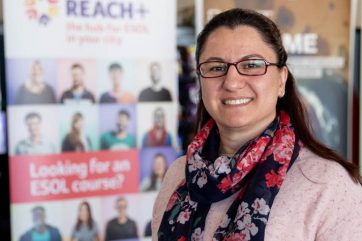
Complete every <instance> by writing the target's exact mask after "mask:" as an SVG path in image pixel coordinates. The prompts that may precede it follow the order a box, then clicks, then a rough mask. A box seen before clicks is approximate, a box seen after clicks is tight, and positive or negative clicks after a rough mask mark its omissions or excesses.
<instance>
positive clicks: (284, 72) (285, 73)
mask: <svg viewBox="0 0 362 241" xmlns="http://www.w3.org/2000/svg"><path fill="white" fill-rule="evenodd" d="M279 73H280V82H279V90H278V96H279V97H280V98H282V97H283V96H284V94H285V84H286V83H287V79H288V73H289V71H288V67H287V66H283V67H282V68H281V69H280V72H279Z"/></svg>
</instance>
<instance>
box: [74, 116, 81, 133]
mask: <svg viewBox="0 0 362 241" xmlns="http://www.w3.org/2000/svg"><path fill="white" fill-rule="evenodd" d="M74 128H75V129H76V130H78V131H81V130H82V129H83V119H82V118H78V119H77V120H75V121H74Z"/></svg>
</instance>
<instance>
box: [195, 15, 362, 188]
mask: <svg viewBox="0 0 362 241" xmlns="http://www.w3.org/2000/svg"><path fill="white" fill-rule="evenodd" d="M238 26H249V27H252V28H254V29H255V30H257V31H258V32H259V34H260V36H261V38H262V39H263V41H264V42H265V43H267V44H268V45H269V46H270V47H271V48H272V49H273V51H274V52H275V54H276V56H277V64H278V67H279V68H281V67H283V66H286V62H287V58H288V55H287V52H286V51H285V49H284V46H283V43H282V38H281V35H280V31H279V29H278V27H277V26H276V25H275V23H274V22H273V21H271V20H270V19H269V18H267V17H265V16H264V15H262V14H260V13H257V12H255V11H252V10H245V9H240V8H234V9H230V10H228V11H225V12H222V13H220V14H218V15H216V16H215V17H214V18H213V19H211V20H210V21H209V22H208V23H207V24H206V26H205V28H204V29H203V30H202V31H201V33H200V34H199V35H198V38H197V45H196V64H197V66H198V65H199V63H200V55H201V53H202V51H203V49H204V46H205V43H206V41H207V39H208V37H209V35H210V34H211V33H212V32H214V31H215V30H216V29H217V28H219V27H227V28H230V29H234V28H236V27H238ZM199 96H200V97H201V96H202V95H201V88H200V92H199ZM276 108H277V111H280V110H284V111H285V112H287V113H288V114H289V116H290V119H291V122H292V124H293V126H294V128H295V132H296V135H297V136H298V138H299V139H300V140H301V141H302V142H303V144H304V146H306V147H307V148H309V149H310V150H311V151H312V152H314V153H315V154H317V155H318V156H320V157H323V158H325V159H328V160H331V161H335V162H337V163H339V164H341V165H342V166H343V167H344V168H345V169H346V170H347V171H348V173H349V174H350V176H351V177H352V179H353V180H354V181H355V182H356V183H358V182H359V183H362V179H361V177H360V175H359V171H358V168H357V166H356V165H354V164H353V163H350V162H348V161H346V160H345V159H344V158H342V157H341V156H340V155H338V154H337V153H336V152H335V151H333V150H332V149H330V148H328V147H326V146H325V145H323V144H322V143H321V142H319V141H318V140H317V139H316V138H315V137H314V136H313V135H312V134H311V130H310V125H309V121H308V118H307V113H306V109H305V107H304V105H303V103H302V101H301V97H300V96H299V94H298V92H297V89H296V86H295V79H294V76H293V75H292V73H291V72H290V71H289V69H288V78H287V81H286V86H285V95H284V97H283V98H279V99H278V102H277V106H276ZM210 118H211V116H210V114H209V113H208V112H207V110H206V108H205V106H204V103H203V101H202V98H200V102H199V104H198V109H197V115H196V129H197V130H200V128H201V127H202V126H203V125H204V124H206V122H207V121H208V120H209V119H210Z"/></svg>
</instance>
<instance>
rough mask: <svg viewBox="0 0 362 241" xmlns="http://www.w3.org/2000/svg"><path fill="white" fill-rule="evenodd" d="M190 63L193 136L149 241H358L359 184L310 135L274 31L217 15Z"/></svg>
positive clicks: (172, 174)
mask: <svg viewBox="0 0 362 241" xmlns="http://www.w3.org/2000/svg"><path fill="white" fill-rule="evenodd" d="M196 61H197V66H198V69H197V70H198V75H199V79H200V86H201V90H200V91H201V93H200V96H201V100H200V103H199V111H198V123H197V124H198V129H199V132H198V133H197V135H196V136H195V137H194V140H193V141H192V143H191V144H190V145H189V147H188V151H187V155H186V158H185V157H183V158H180V159H178V160H177V161H176V162H174V164H173V165H172V166H171V167H170V168H169V170H168V172H167V174H166V177H165V179H164V182H163V184H162V187H161V190H160V193H159V196H158V197H157V200H156V203H155V206H154V216H153V221H152V226H153V232H152V233H153V240H160V241H161V240H205V241H211V240H213V241H214V240H215V241H216V240H229V241H230V240H253V241H254V240H258V241H259V240H260V241H261V240H268V241H284V240H285V241H291V240H292V241H314V240H318V241H337V240H338V241H341V240H345V241H347V240H362V228H361V227H362V219H361V216H362V202H361V200H362V188H361V185H360V183H361V179H360V176H359V175H358V171H357V169H356V168H355V167H354V166H353V165H352V164H350V163H348V162H346V161H344V160H343V159H342V158H341V157H339V156H338V155H337V154H335V153H334V152H333V151H332V150H330V149H328V148H327V147H325V146H324V145H322V144H320V143H319V142H318V141H317V140H316V139H315V138H314V137H313V136H312V135H311V132H310V130H309V129H308V122H307V118H305V114H304V107H303V106H302V103H301V100H300V97H299V95H298V94H297V92H296V89H295V81H294V78H293V76H292V74H291V73H290V71H289V70H288V67H287V66H286V61H287V54H286V52H285V49H284V47H283V45H282V41H281V36H280V32H279V30H278V28H277V27H276V25H275V24H274V23H273V22H272V21H271V20H269V19H268V18H266V17H265V16H263V15H261V14H258V13H256V12H254V11H248V10H242V9H232V10H229V11H226V12H224V13H221V14H219V15H217V16H216V17H214V18H213V19H212V20H211V21H210V22H209V23H208V24H207V25H206V26H205V28H204V30H203V31H202V32H201V33H200V35H199V36H198V40H197V47H196Z"/></svg>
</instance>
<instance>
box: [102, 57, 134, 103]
mask: <svg viewBox="0 0 362 241" xmlns="http://www.w3.org/2000/svg"><path fill="white" fill-rule="evenodd" d="M123 71H124V69H123V67H122V65H120V64H119V63H116V62H114V63H111V64H110V65H109V67H108V74H109V79H110V81H111V89H110V90H109V91H106V92H104V93H103V94H102V95H101V97H100V99H99V102H100V103H135V102H136V101H137V98H136V97H135V96H134V95H133V94H132V93H131V92H129V91H127V90H125V89H124V85H123V84H124V83H123V81H124V80H125V79H124V73H123Z"/></svg>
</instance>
